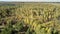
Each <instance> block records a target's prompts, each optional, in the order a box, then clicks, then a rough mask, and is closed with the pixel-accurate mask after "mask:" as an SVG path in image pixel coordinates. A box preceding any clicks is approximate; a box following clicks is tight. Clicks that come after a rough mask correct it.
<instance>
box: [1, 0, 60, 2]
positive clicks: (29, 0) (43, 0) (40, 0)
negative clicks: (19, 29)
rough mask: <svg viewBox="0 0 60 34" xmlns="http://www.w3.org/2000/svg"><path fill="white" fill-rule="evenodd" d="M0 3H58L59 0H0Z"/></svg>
mask: <svg viewBox="0 0 60 34" xmlns="http://www.w3.org/2000/svg"><path fill="white" fill-rule="evenodd" d="M0 1H7V2H8V1H9V2H11V1H15V2H16V1H18V2H60V0H0Z"/></svg>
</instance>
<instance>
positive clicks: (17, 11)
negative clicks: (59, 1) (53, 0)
mask: <svg viewBox="0 0 60 34" xmlns="http://www.w3.org/2000/svg"><path fill="white" fill-rule="evenodd" d="M0 34H60V6H59V5H56V4H55V5H54V4H47V3H45V4H44V3H17V4H13V3H12V4H0Z"/></svg>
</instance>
